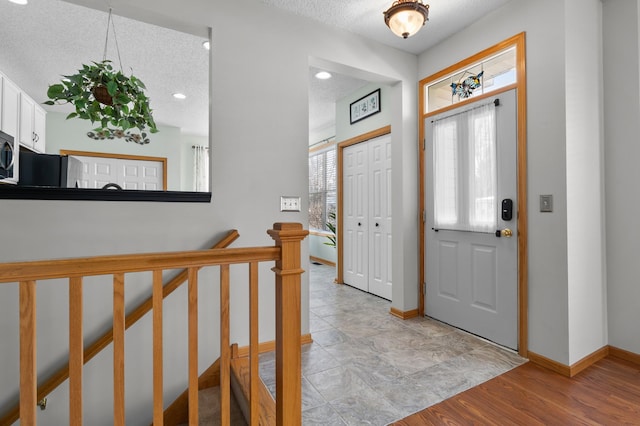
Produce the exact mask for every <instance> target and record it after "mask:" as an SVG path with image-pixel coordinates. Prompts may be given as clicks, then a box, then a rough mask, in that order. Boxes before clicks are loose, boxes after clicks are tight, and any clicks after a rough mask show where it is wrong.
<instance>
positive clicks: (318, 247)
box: [308, 235, 338, 263]
mask: <svg viewBox="0 0 640 426" xmlns="http://www.w3.org/2000/svg"><path fill="white" fill-rule="evenodd" d="M308 238H309V255H310V256H314V257H317V258H319V259H322V260H327V261H329V262H333V263H337V261H338V253H337V251H338V249H337V248H336V247H332V246H328V245H326V244H325V243H327V242H329V240H328V239H327V237H326V236H324V235H309V237H308Z"/></svg>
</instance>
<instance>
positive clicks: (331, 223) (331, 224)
mask: <svg viewBox="0 0 640 426" xmlns="http://www.w3.org/2000/svg"><path fill="white" fill-rule="evenodd" d="M326 225H327V228H329V231H331V235H327V239H328V240H329V241H325V243H324V244H325V245H327V246H331V247H333V248H335V247H336V213H335V212H331V213H329V220H328V221H327V223H326Z"/></svg>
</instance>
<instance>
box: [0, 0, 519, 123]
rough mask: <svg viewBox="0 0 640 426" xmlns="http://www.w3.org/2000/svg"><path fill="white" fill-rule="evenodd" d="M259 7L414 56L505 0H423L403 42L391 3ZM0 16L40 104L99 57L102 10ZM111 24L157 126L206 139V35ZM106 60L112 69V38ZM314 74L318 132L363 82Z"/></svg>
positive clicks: (3, 64) (2, 12)
mask: <svg viewBox="0 0 640 426" xmlns="http://www.w3.org/2000/svg"><path fill="white" fill-rule="evenodd" d="M70 1H71V2H78V1H81V2H83V3H87V4H94V3H95V2H92V0H91V1H90V0H70ZM256 1H261V2H262V3H265V4H267V5H270V6H273V7H277V8H279V9H283V10H285V11H287V12H288V13H293V14H296V15H300V16H303V17H306V18H309V19H313V20H316V21H319V22H322V23H325V24H327V25H330V26H334V27H339V28H342V29H346V30H348V31H351V32H353V33H356V34H360V35H362V36H363V37H366V38H370V39H373V40H376V41H378V42H381V43H384V44H386V45H389V46H392V47H395V48H398V49H401V50H405V51H407V52H410V53H414V54H418V53H421V52H423V51H425V50H426V49H428V48H429V47H431V46H433V45H435V44H437V43H438V42H440V41H442V40H444V39H445V38H447V37H449V36H451V35H452V34H454V33H455V32H457V31H459V30H460V29H462V28H464V27H465V26H467V25H469V24H470V23H472V22H473V21H475V20H477V19H478V18H480V17H481V16H483V15H485V14H487V13H488V12H490V11H492V10H494V9H496V8H497V7H499V6H501V5H503V4H505V3H507V2H508V1H510V0H427V2H428V3H429V4H430V13H429V19H430V20H429V22H427V25H426V26H425V27H424V28H423V29H422V30H421V31H420V32H419V33H418V34H416V35H415V36H413V37H410V38H409V39H406V40H404V39H401V38H400V37H397V36H395V35H393V34H392V33H391V31H390V30H389V29H388V28H387V27H386V26H385V25H384V20H383V17H382V12H383V11H384V10H385V9H387V8H388V7H389V6H390V5H391V3H392V0H349V1H345V0H256ZM102 6H103V4H102ZM96 7H98V6H97V4H96ZM116 12H117V10H116ZM0 16H1V17H2V25H0V40H1V41H2V42H1V43H0V70H2V71H3V72H5V73H6V74H8V75H9V77H10V78H11V79H12V80H14V81H15V82H16V83H17V84H18V85H19V86H20V87H21V88H23V89H24V90H26V91H27V93H29V95H31V97H33V98H34V99H35V100H36V101H37V102H43V101H44V100H45V99H46V90H47V87H48V86H49V85H50V84H53V83H55V82H57V81H58V80H59V79H60V76H61V75H64V74H70V73H74V72H75V71H76V70H77V69H78V68H79V67H80V65H81V64H82V63H83V62H87V61H88V60H95V61H99V60H101V59H102V54H103V49H104V41H105V33H106V27H107V14H106V13H105V12H103V11H97V10H94V9H89V8H86V7H83V6H77V5H75V4H70V3H68V2H64V1H60V0H32V1H30V2H29V5H28V6H17V5H15V4H13V3H10V2H8V1H4V0H0ZM114 22H115V27H116V34H117V38H118V43H119V46H120V54H121V57H122V65H123V69H124V72H125V73H126V74H129V73H131V71H133V72H134V73H135V74H136V76H138V77H140V78H141V79H142V81H144V82H145V84H146V86H147V88H148V93H149V95H150V97H151V101H152V107H153V109H154V117H155V119H156V121H157V122H158V123H162V124H168V125H173V126H178V127H181V128H182V129H183V131H184V132H185V133H193V134H207V133H208V119H207V117H208V93H209V91H208V89H207V87H208V75H209V73H208V67H209V57H208V52H207V51H205V50H204V49H202V47H201V43H202V41H203V37H201V36H193V35H189V34H186V33H182V32H177V31H173V30H170V29H166V28H161V27H158V26H154V25H150V24H146V23H141V22H138V21H134V20H131V19H127V18H123V17H120V16H115V17H114ZM198 32H199V33H202V32H203V31H198ZM111 37H112V35H111ZM214 48H215V47H214ZM164 52H171V54H170V55H167V54H166V53H164ZM107 57H108V59H111V60H113V61H114V63H116V65H117V55H116V51H115V43H114V41H113V39H112V38H111V41H110V42H109V53H108V55H107ZM315 71H317V70H316V69H312V70H310V72H309V98H310V101H309V103H310V104H309V112H310V114H309V127H310V129H321V128H323V127H326V126H328V125H331V124H332V123H333V121H334V120H335V101H336V100H338V99H341V98H343V97H344V96H346V95H347V94H349V93H351V92H353V91H355V90H357V89H358V88H360V87H362V86H364V85H365V84H367V82H366V81H363V80H360V79H357V78H352V77H349V76H347V75H340V74H335V73H334V77H333V78H331V79H329V80H325V81H320V80H317V79H315V78H314V77H313V75H314V74H315ZM174 92H183V93H185V94H186V95H187V96H188V98H187V99H186V100H184V101H177V100H175V99H173V97H172V96H171V94H172V93H174ZM47 108H48V109H50V110H56V109H58V110H59V108H60V107H47Z"/></svg>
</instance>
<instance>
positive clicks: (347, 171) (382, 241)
mask: <svg viewBox="0 0 640 426" xmlns="http://www.w3.org/2000/svg"><path fill="white" fill-rule="evenodd" d="M342 155H343V170H342V173H343V209H342V211H343V216H344V218H343V221H342V224H343V227H344V230H343V233H342V235H343V239H344V241H343V259H342V261H343V264H344V282H345V284H349V285H351V286H353V287H356V288H358V289H360V290H363V291H366V292H369V293H372V294H375V295H377V296H380V297H383V298H385V299H388V300H391V290H392V284H391V236H392V230H391V223H392V222H391V135H390V134H389V135H384V136H380V137H377V138H375V139H371V140H368V141H366V142H361V143H358V144H355V145H351V146H348V147H346V148H344V149H343V152H342Z"/></svg>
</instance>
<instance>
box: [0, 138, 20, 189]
mask: <svg viewBox="0 0 640 426" xmlns="http://www.w3.org/2000/svg"><path fill="white" fill-rule="evenodd" d="M17 171H18V166H17V152H16V150H15V140H14V138H13V136H11V135H9V134H7V133H5V132H2V131H0V182H3V183H17V181H18V174H17Z"/></svg>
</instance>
